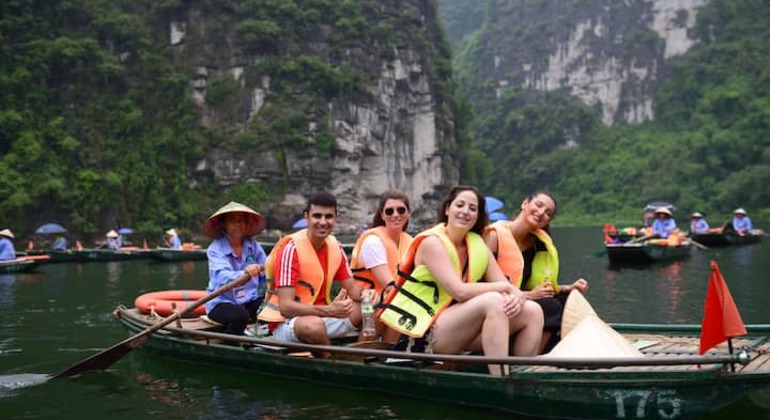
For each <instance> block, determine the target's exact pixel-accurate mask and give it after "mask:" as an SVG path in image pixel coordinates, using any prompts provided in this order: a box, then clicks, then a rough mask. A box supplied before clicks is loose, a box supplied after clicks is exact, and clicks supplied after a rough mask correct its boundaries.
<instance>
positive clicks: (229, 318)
mask: <svg viewBox="0 0 770 420" xmlns="http://www.w3.org/2000/svg"><path fill="white" fill-rule="evenodd" d="M265 226H267V221H266V220H265V218H264V217H262V215H261V214H259V213H257V212H256V211H254V210H253V209H251V208H250V207H248V206H245V205H243V204H240V203H236V202H234V201H231V202H230V203H228V204H226V205H224V206H222V207H221V208H219V210H217V211H216V212H214V214H212V215H211V217H209V218H208V219H207V220H206V222H205V223H203V233H205V234H206V235H207V236H208V237H209V238H211V239H213V241H212V242H211V244H210V245H209V247H208V249H207V250H206V256H207V258H208V265H209V284H208V287H207V288H206V291H207V292H208V293H211V292H213V291H214V290H217V289H219V288H220V287H223V286H225V285H226V284H227V283H229V282H231V281H234V280H237V279H238V278H240V277H242V276H243V275H244V274H248V275H249V276H250V277H251V279H250V280H249V281H247V282H246V283H244V284H242V285H240V286H238V287H236V288H234V289H231V290H229V291H227V292H225V293H223V294H222V295H220V296H217V297H215V298H214V299H212V300H210V301H209V302H208V303H206V315H207V316H208V317H209V319H211V320H212V321H215V322H217V323H219V324H222V326H223V330H224V332H225V333H226V334H233V335H243V334H244V333H245V331H246V327H247V326H248V324H249V323H254V322H256V319H257V317H256V315H257V311H258V310H259V307H260V305H261V304H262V301H263V299H264V293H263V292H262V291H263V290H264V287H263V285H264V283H265V275H264V266H265V260H266V259H267V255H266V254H265V250H264V249H262V246H261V245H260V244H259V243H258V242H257V241H256V240H255V239H254V236H255V235H257V234H259V233H260V232H262V231H263V230H264V229H265ZM228 344H229V343H228Z"/></svg>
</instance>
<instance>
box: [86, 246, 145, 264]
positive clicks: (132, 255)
mask: <svg viewBox="0 0 770 420" xmlns="http://www.w3.org/2000/svg"><path fill="white" fill-rule="evenodd" d="M73 253H75V254H77V256H78V258H80V259H81V260H82V261H127V260H141V259H147V258H150V255H149V250H143V249H139V248H136V249H131V250H119V251H114V250H111V249H101V248H83V249H81V250H79V251H73Z"/></svg>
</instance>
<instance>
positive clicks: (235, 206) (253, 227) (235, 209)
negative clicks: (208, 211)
mask: <svg viewBox="0 0 770 420" xmlns="http://www.w3.org/2000/svg"><path fill="white" fill-rule="evenodd" d="M227 213H244V214H245V215H246V220H247V221H246V228H245V229H244V232H243V234H244V236H255V235H257V234H259V232H262V231H263V230H265V227H266V226H267V220H265V218H264V217H262V215H261V214H259V213H257V212H256V211H255V210H254V209H252V208H251V207H249V206H246V205H243V204H241V203H236V202H235V201H231V202H229V203H227V204H225V205H224V206H222V207H220V208H219V210H217V211H216V212H214V214H212V215H211V216H209V218H208V219H207V220H206V221H205V222H204V223H203V233H205V234H206V236H208V237H209V238H212V239H217V238H220V237H222V235H224V234H225V232H224V229H223V226H222V223H221V221H220V220H219V216H222V215H224V214H227Z"/></svg>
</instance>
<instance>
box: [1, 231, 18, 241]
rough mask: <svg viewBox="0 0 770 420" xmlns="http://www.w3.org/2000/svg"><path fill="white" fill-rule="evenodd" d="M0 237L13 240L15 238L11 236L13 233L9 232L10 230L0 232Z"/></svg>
mask: <svg viewBox="0 0 770 420" xmlns="http://www.w3.org/2000/svg"><path fill="white" fill-rule="evenodd" d="M0 235H2V236H7V237H9V238H14V239H15V238H16V237H15V236H13V232H11V230H10V229H3V230H0Z"/></svg>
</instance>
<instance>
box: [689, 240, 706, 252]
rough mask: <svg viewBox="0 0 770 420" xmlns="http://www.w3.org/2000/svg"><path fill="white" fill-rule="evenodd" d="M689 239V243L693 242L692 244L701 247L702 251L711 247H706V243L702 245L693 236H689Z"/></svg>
mask: <svg viewBox="0 0 770 420" xmlns="http://www.w3.org/2000/svg"><path fill="white" fill-rule="evenodd" d="M689 239H690V243H691V244H693V245H695V246H697V247H698V248H700V249H702V250H704V251H708V250H710V249H711V248H709V247H707V246H706V245H703V244H702V243H700V242H698V241H696V240H694V239H693V238H689Z"/></svg>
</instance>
